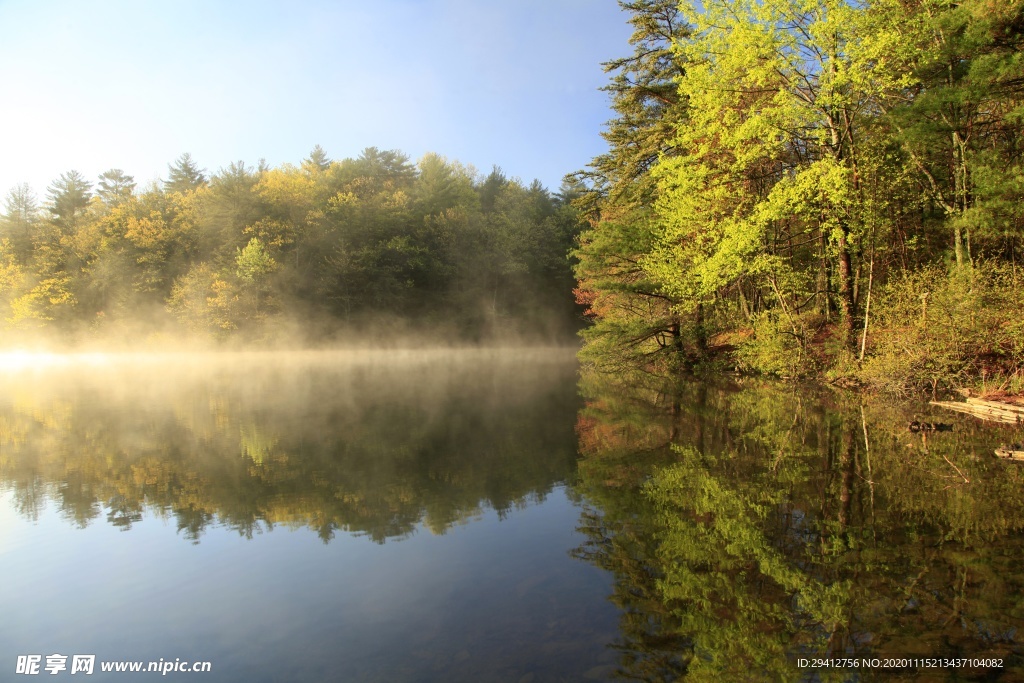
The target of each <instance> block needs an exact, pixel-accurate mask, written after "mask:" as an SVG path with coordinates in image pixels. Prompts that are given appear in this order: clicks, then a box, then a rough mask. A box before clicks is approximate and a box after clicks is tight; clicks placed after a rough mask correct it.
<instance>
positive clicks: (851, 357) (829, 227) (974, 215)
mask: <svg viewBox="0 0 1024 683" xmlns="http://www.w3.org/2000/svg"><path fill="white" fill-rule="evenodd" d="M620 4H621V5H622V6H623V8H624V9H625V10H627V11H629V12H630V13H631V15H632V17H633V19H632V21H633V24H634V26H636V28H637V31H636V33H635V34H634V37H633V40H632V43H633V45H634V47H635V54H634V55H633V56H632V57H631V58H627V59H623V60H617V61H613V62H610V63H609V64H608V68H609V70H610V71H611V72H612V73H613V79H612V83H611V85H610V86H609V87H608V90H609V91H610V92H611V93H612V97H613V106H614V108H615V111H616V113H617V118H615V119H613V120H612V121H611V122H610V123H609V125H608V129H607V132H606V134H605V136H606V138H607V139H608V141H609V143H610V145H611V149H610V151H609V152H608V153H607V154H605V155H602V156H600V157H597V158H596V159H595V160H594V161H593V163H592V166H591V170H590V171H588V172H583V173H580V174H577V175H576V176H574V179H576V180H580V181H583V182H584V183H585V192H584V194H583V197H582V198H581V199H580V200H578V202H577V204H578V206H580V208H581V209H582V210H584V211H586V212H587V215H588V217H589V218H590V227H589V229H587V230H585V231H584V233H583V234H582V236H581V238H580V244H579V248H578V250H577V256H578V258H579V265H578V266H577V271H576V272H577V276H578V279H579V288H578V290H577V297H578V299H579V300H580V301H581V303H586V304H589V306H590V314H591V316H592V317H593V319H594V322H595V325H594V327H593V328H592V329H591V330H590V331H588V333H587V336H588V342H589V343H588V350H587V352H586V353H585V357H587V358H590V359H591V360H592V361H594V362H597V363H608V362H609V361H612V360H619V361H621V360H623V359H627V360H628V359H633V360H637V359H639V360H642V361H643V362H647V363H649V362H652V361H653V360H657V359H658V358H659V357H660V358H662V359H663V361H662V362H664V360H665V359H667V360H670V361H671V362H673V363H678V362H679V360H680V359H686V360H690V361H700V360H702V359H706V358H707V357H708V353H707V352H708V350H709V348H710V349H711V350H717V349H722V348H737V350H738V355H737V357H736V358H737V364H739V365H740V366H742V367H746V368H747V369H752V370H757V371H767V372H774V373H778V374H787V375H792V374H799V373H800V372H807V371H808V370H810V371H816V370H825V369H829V368H831V371H832V372H833V373H836V374H837V375H844V374H849V373H850V372H858V371H859V370H857V369H856V365H857V362H858V361H860V363H861V364H862V365H863V364H867V365H871V364H872V363H874V368H875V371H876V372H874V375H873V376H876V377H878V376H881V375H885V374H887V372H889V370H893V367H889V368H888V370H885V369H879V365H880V364H881V365H886V364H888V365H889V366H894V365H900V364H901V363H902V365H900V367H899V372H900V373H904V374H907V373H910V374H911V375H913V373H915V372H917V373H922V374H924V370H926V368H925V367H924V366H922V367H910V366H909V365H907V364H906V363H905V362H903V361H901V360H899V359H897V358H895V357H893V355H892V348H891V347H892V345H891V344H890V345H887V340H888V339H891V338H893V335H895V336H897V337H903V338H905V337H906V335H907V333H908V331H907V329H906V326H907V323H908V320H907V319H906V318H904V319H903V320H901V321H899V322H896V321H894V320H892V319H891V316H890V318H889V322H888V326H887V327H886V326H884V325H883V326H881V327H877V328H871V320H870V315H871V314H872V312H873V311H872V309H871V307H872V306H874V309H875V311H876V312H881V313H882V314H883V316H882V318H883V319H884V318H885V316H884V314H885V312H886V311H887V310H891V309H892V307H893V306H904V304H903V302H902V300H900V301H897V300H896V298H898V297H903V298H904V299H905V298H907V297H912V298H914V299H915V300H917V301H918V305H919V306H921V305H923V306H924V307H925V313H923V314H922V316H921V317H920V323H919V324H920V326H921V327H923V328H926V329H931V327H932V326H933V325H934V324H936V323H938V322H939V321H940V320H947V319H948V320H952V321H953V324H952V327H951V328H949V330H946V331H945V332H940V333H938V335H939V336H940V337H942V340H943V341H942V342H941V343H940V345H941V344H945V345H946V346H951V347H956V348H957V349H958V353H959V354H960V355H959V356H958V358H957V359H955V362H952V363H951V364H950V366H949V369H950V370H952V371H955V372H957V373H967V374H970V373H971V372H979V371H980V370H982V369H983V368H982V363H981V362H980V361H979V360H978V359H979V358H981V357H985V358H987V359H988V361H987V362H988V363H989V366H994V367H995V368H997V370H998V371H999V372H1004V373H1008V374H1013V373H1014V372H1016V371H1018V370H1020V369H1021V368H1022V367H1024V365H1022V361H1024V358H1022V357H1021V355H1020V351H1019V348H1018V346H1019V345H1015V344H1013V343H1012V335H997V338H995V339H992V340H990V343H989V344H987V345H981V346H977V347H974V348H971V349H970V350H968V351H963V352H961V351H962V350H961V345H960V344H959V342H958V341H957V338H955V337H957V335H958V334H960V333H959V332H957V331H955V330H954V329H953V328H957V329H959V328H958V327H957V326H958V325H960V321H961V320H962V319H963V314H964V313H965V311H953V310H952V309H948V308H946V309H942V310H935V309H933V310H932V311H927V306H928V304H927V300H928V297H929V296H932V295H934V294H936V293H938V292H942V293H943V294H942V296H941V297H938V296H936V297H934V298H933V299H932V301H938V300H939V299H940V298H941V300H942V301H950V302H951V301H956V300H964V299H967V298H970V297H972V296H973V297H974V298H978V297H981V298H985V297H987V299H986V300H987V301H988V305H989V307H991V306H994V305H996V304H995V302H996V299H997V298H998V297H992V296H988V295H987V294H985V293H984V291H987V290H985V288H986V287H990V286H993V285H992V283H993V282H996V281H999V282H1001V283H1003V285H1006V284H1009V286H1010V287H1012V288H1014V289H1019V285H1020V282H1019V276H1018V269H1017V260H1018V259H1019V257H1020V252H1021V246H1022V236H1024V224H1022V217H1024V212H1022V211H1021V209H1020V205H1021V204H1020V199H1021V190H1022V188H1021V185H1020V177H1021V163H1022V156H1021V151H1022V144H1021V143H1022V135H1021V133H1022V129H1021V118H1020V114H1021V112H1022V111H1024V109H1022V108H1024V59H1022V58H1021V51H1020V47H1021V41H1022V40H1024V3H1022V2H1020V1H1013V2H1002V3H993V2H989V1H987V0H967V1H965V2H950V1H949V0H909V1H907V0H874V1H872V2H867V3H849V2H844V1H843V0H783V1H782V2H772V3H762V2H755V1H753V0H707V1H705V2H701V3H695V2H694V3H691V2H682V3H679V4H678V5H677V4H676V3H669V2H657V1H655V0H649V1H647V2H622V3H620ZM941 264H945V265H946V267H945V268H940V269H939V270H938V271H936V270H935V268H936V266H939V265H941ZM922 269H925V270H927V272H929V273H931V274H932V276H935V275H936V273H938V274H939V275H938V281H932V282H930V283H929V282H925V281H923V280H922V279H921V278H915V273H917V272H923V271H922ZM1007 278H1008V279H1007ZM907 282H912V283H916V288H910V289H908V288H907V287H906V286H904V285H903V284H901V283H907ZM872 290H875V291H874V296H875V297H876V301H875V302H874V303H873V304H872V303H871V302H870V297H871V295H872ZM880 295H881V296H880ZM921 297H923V298H924V299H923V300H924V303H923V304H922V299H921ZM1011 298H1012V297H1011ZM1001 305H1002V306H1003V307H1002V308H1001V309H999V312H998V313H997V314H996V316H995V318H996V319H995V320H994V321H993V322H994V324H995V326H996V329H997V330H1002V329H1009V328H1010V327H1012V328H1013V329H1016V327H1015V326H1014V325H1015V321H1016V319H1017V310H1018V309H1017V308H1016V306H1017V305H1018V304H1017V303H1016V302H1015V301H1011V300H1005V301H1003V302H1002V304H1001ZM904 307H905V306H904ZM1000 316H1001V317H1000ZM943 335H945V336H943ZM1004 336H1006V339H1004V338H1003V337H1004ZM887 354H888V355H887ZM883 356H885V358H883ZM989 369H992V368H991V367H989ZM889 374H891V373H889Z"/></svg>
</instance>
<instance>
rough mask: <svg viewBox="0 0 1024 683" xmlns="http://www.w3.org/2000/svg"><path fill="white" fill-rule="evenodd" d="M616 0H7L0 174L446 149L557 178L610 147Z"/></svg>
mask: <svg viewBox="0 0 1024 683" xmlns="http://www.w3.org/2000/svg"><path fill="white" fill-rule="evenodd" d="M626 20H627V15H626V14H625V13H623V12H621V11H620V10H619V8H618V5H617V3H616V2H615V1H614V0H421V1H415V0H376V1H375V2H368V1H366V0H360V1H359V2H355V1H352V0H335V1H333V2H326V1H306V2H303V1H301V0H300V1H298V2H289V3H287V4H286V3H284V2H260V1H255V2H241V1H236V2H226V1H225V2H209V1H198V2H193V1H190V0H173V1H170V0H167V1H164V2H146V1H140V0H121V1H118V0H111V1H102V2H101V1H98V0H92V1H82V0H74V1H72V0H66V1H65V0H0V31H2V35H3V39H2V40H0V87H2V89H3V91H4V93H5V96H4V98H3V105H0V112H2V116H0V193H3V194H6V192H7V190H8V189H9V188H11V187H12V186H13V185H14V184H16V183H19V182H28V183H30V184H31V185H32V187H33V189H34V190H35V192H36V193H37V195H38V196H39V198H40V200H42V199H43V197H44V196H45V190H46V186H47V185H49V183H50V182H52V181H53V180H54V179H55V178H56V177H57V176H58V175H59V174H60V173H62V172H64V171H67V170H70V169H75V170H78V171H80V172H81V173H83V174H84V175H85V176H87V177H88V178H90V179H92V180H95V178H96V176H97V175H98V174H100V173H101V172H103V171H105V170H107V169H109V168H115V167H116V168H121V169H123V170H125V171H126V172H127V173H129V174H131V175H134V176H135V178H136V180H137V181H139V183H140V185H141V184H145V183H146V182H148V181H151V180H155V179H157V178H159V177H161V176H166V172H167V164H168V163H169V162H170V161H172V160H174V159H175V158H176V157H178V156H179V155H180V154H181V153H182V152H190V153H191V154H192V156H193V158H194V159H195V160H196V161H197V162H198V163H199V164H200V165H201V166H203V167H205V168H207V169H208V170H209V171H211V172H215V171H216V170H218V169H219V168H221V167H224V166H226V165H227V164H229V163H230V162H232V161H235V160H242V161H245V162H246V163H249V164H252V165H255V163H256V162H257V161H258V160H259V159H260V158H261V157H263V158H265V159H266V160H267V162H268V163H269V164H270V165H272V166H276V165H278V164H281V163H296V164H297V163H298V162H299V161H301V160H302V158H304V157H305V156H306V155H307V154H308V152H309V151H310V150H311V149H312V147H313V146H314V145H316V144H320V145H321V146H323V148H324V149H325V151H326V152H327V154H328V155H329V156H330V157H331V158H335V159H340V158H344V157H346V156H355V155H357V154H358V153H359V151H360V150H361V149H363V148H364V147H368V146H371V145H372V146H376V147H379V148H382V149H400V150H402V151H404V152H405V153H406V154H408V155H409V156H410V157H412V158H413V159H414V160H415V159H417V158H418V157H420V156H422V155H423V154H424V153H426V152H437V153H440V154H443V155H445V156H447V157H448V158H451V159H457V160H459V161H461V162H463V163H465V164H472V165H474V166H475V167H476V168H477V169H478V170H480V171H482V172H487V171H489V170H490V168H491V165H492V164H498V165H500V166H502V168H503V169H504V170H505V172H506V174H507V175H509V176H517V177H520V178H522V179H523V180H524V181H526V182H529V181H530V180H532V179H533V178H539V179H540V180H541V181H542V182H543V183H544V184H545V185H547V186H548V187H550V188H551V189H557V188H558V185H559V183H560V181H561V177H562V175H564V174H565V173H567V172H570V171H573V170H576V169H577V168H581V167H582V166H584V165H586V163H587V162H588V161H589V160H590V159H591V158H592V157H593V156H594V155H595V154H598V153H600V152H601V151H603V150H604V149H605V144H604V141H603V140H602V138H601V137H600V132H601V130H602V128H603V125H604V122H605V121H607V120H608V119H609V118H610V116H611V112H610V110H609V108H608V103H609V100H608V97H607V95H606V94H605V93H603V92H600V91H599V90H598V88H600V87H601V86H602V85H604V84H605V83H606V82H607V75H606V74H604V73H603V71H602V70H601V66H600V63H601V62H603V61H606V60H609V59H612V58H615V57H619V56H623V55H625V54H628V52H629V51H630V48H629V45H628V43H627V40H628V38H629V34H630V26H629V25H628V24H627V21H626Z"/></svg>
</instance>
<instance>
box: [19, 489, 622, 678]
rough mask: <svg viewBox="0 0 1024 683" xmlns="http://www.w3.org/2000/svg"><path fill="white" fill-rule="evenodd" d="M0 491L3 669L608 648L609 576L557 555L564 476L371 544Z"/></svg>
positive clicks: (234, 665) (247, 668)
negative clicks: (31, 511)
mask: <svg viewBox="0 0 1024 683" xmlns="http://www.w3.org/2000/svg"><path fill="white" fill-rule="evenodd" d="M10 503H11V497H10V495H7V494H5V495H4V496H3V497H2V498H0V504H2V508H0V510H2V512H0V515H2V516H0V520H3V522H2V523H3V532H4V541H3V546H2V550H0V564H2V574H3V577H4V580H5V583H6V584H7V585H8V587H17V588H16V589H15V590H6V591H4V592H3V593H2V594H0V613H2V614H4V615H5V618H4V619H3V620H2V622H0V642H4V643H5V644H6V647H5V648H4V649H5V651H6V653H7V656H6V657H5V659H9V660H10V661H4V662H0V665H2V666H3V667H5V668H7V667H10V666H13V665H14V661H13V660H14V656H15V655H16V654H43V655H46V654H52V653H61V654H96V655H97V657H98V659H105V658H106V659H118V658H127V659H139V660H143V659H147V660H148V659H153V660H156V659H159V658H161V657H163V658H164V659H165V660H167V659H174V658H175V657H181V658H183V659H194V660H209V661H211V662H213V671H214V673H213V675H211V676H207V677H206V678H208V679H209V680H218V681H221V680H228V681H230V680H239V681H242V680H295V681H304V680H311V681H312V680H316V681H319V680H327V679H332V678H336V679H343V680H388V681H393V680H489V679H493V680H509V679H511V680H513V681H515V680H518V679H519V678H520V677H522V676H526V675H528V674H529V673H531V672H533V673H535V674H536V680H538V681H541V680H545V679H546V677H547V675H553V674H556V673H559V672H560V675H566V676H576V677H578V676H579V675H581V673H582V672H585V671H587V670H588V669H593V667H595V666H598V665H600V664H602V663H605V664H606V663H608V662H609V661H610V660H611V659H612V653H611V651H610V650H608V649H607V648H606V647H605V645H606V644H607V643H609V642H611V640H613V639H614V637H615V632H616V624H617V618H618V617H617V611H616V610H615V608H613V607H612V606H611V605H610V604H609V603H608V602H607V601H606V600H605V596H607V595H608V593H609V591H610V580H609V578H608V577H607V575H606V574H605V573H604V572H602V571H600V570H598V569H595V568H593V567H590V566H588V565H586V564H583V563H580V562H577V561H575V560H573V559H571V558H570V557H569V554H568V553H569V551H570V550H571V549H572V548H573V547H575V546H576V545H578V544H579V542H580V538H579V536H578V534H577V533H576V532H575V531H573V529H574V526H575V524H576V522H577V519H578V514H579V510H578V508H577V507H576V506H575V505H574V504H573V503H572V502H571V501H569V500H568V499H567V497H566V496H565V492H564V490H563V489H562V488H556V489H555V490H554V491H553V492H552V493H551V494H550V495H549V496H548V497H547V499H546V500H545V501H544V502H542V503H539V504H535V505H531V506H528V507H526V508H523V509H517V510H513V511H512V512H510V513H509V514H508V515H507V517H506V518H505V519H504V520H499V518H498V515H497V514H496V513H494V512H493V511H489V510H488V511H486V512H484V513H483V514H482V515H481V518H480V519H476V520H473V521H470V522H469V523H467V524H463V525H459V526H455V527H453V528H450V529H449V530H448V531H447V532H446V533H444V534H443V535H440V536H438V535H435V534H433V533H431V532H430V531H428V530H426V529H424V528H422V527H420V528H419V529H417V531H416V533H414V534H413V535H412V536H411V537H409V538H407V539H404V540H402V541H397V542H396V541H389V542H387V543H385V544H383V545H381V544H376V543H373V542H371V541H370V540H369V539H367V538H362V537H357V536H352V535H349V534H344V533H339V534H338V535H337V536H336V538H335V539H334V540H333V541H332V542H331V543H330V544H327V545H325V544H324V543H322V542H321V540H320V539H319V538H318V537H317V536H316V534H315V533H314V532H313V531H310V530H308V529H300V530H294V531H293V530H288V529H284V528H277V529H275V530H273V531H270V532H266V533H263V534H260V535H258V536H256V537H254V538H253V539H252V540H251V541H247V540H245V539H244V538H242V537H240V536H239V535H238V534H237V533H236V532H234V531H230V530H226V529H223V528H211V529H208V530H207V532H206V533H205V535H204V536H203V537H202V540H201V542H200V543H199V544H198V545H194V544H191V543H189V542H187V541H186V540H185V539H183V538H181V537H180V536H179V535H178V534H177V532H176V531H175V527H174V524H173V522H172V521H165V520H161V519H157V518H153V517H152V516H147V517H146V518H145V519H144V520H143V521H142V522H139V523H136V524H135V525H133V527H132V529H131V530H130V531H128V532H122V531H119V530H118V529H116V528H115V527H113V526H111V525H108V524H103V523H95V524H92V525H90V526H89V527H87V528H86V529H84V530H83V529H77V528H75V527H74V526H73V525H70V524H68V523H67V522H66V521H65V520H63V519H61V517H60V515H59V514H58V513H57V512H55V511H54V510H53V506H52V505H50V506H48V507H47V508H46V509H45V510H44V511H43V512H42V513H41V514H40V517H39V520H38V521H37V522H35V523H33V522H30V521H28V520H26V519H25V518H24V517H21V516H20V515H17V514H16V513H14V512H12V511H11V510H10ZM581 667H582V668H581ZM110 676H111V679H113V678H114V677H116V674H111V675H110ZM121 676H122V677H123V676H124V674H121ZM182 676H184V675H183V674H182ZM173 678H174V676H173V675H171V679H173ZM96 679H99V680H102V676H100V675H99V672H97V675H96V676H94V680H96Z"/></svg>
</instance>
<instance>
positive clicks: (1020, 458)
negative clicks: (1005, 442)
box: [996, 443, 1024, 462]
mask: <svg viewBox="0 0 1024 683" xmlns="http://www.w3.org/2000/svg"><path fill="white" fill-rule="evenodd" d="M996 455H998V456H999V457H1000V458H1005V459H1007V460H1014V461H1017V462H1024V446H1022V445H1021V444H1019V443H1018V444H1014V445H1012V446H1010V447H1006V446H1001V447H999V448H997V449H996Z"/></svg>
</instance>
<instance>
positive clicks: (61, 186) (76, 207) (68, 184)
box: [46, 171, 92, 229]
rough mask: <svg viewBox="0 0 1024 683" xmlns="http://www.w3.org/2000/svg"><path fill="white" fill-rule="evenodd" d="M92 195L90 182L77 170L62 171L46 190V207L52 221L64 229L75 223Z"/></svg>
mask: <svg viewBox="0 0 1024 683" xmlns="http://www.w3.org/2000/svg"><path fill="white" fill-rule="evenodd" d="M91 197H92V183H90V182H89V181H87V180H86V179H85V177H84V176H82V174H81V173H79V172H78V171H68V172H67V173H62V174H61V176H60V178H58V179H57V180H55V181H53V183H51V184H50V187H49V188H47V190H46V198H47V200H48V202H47V207H46V208H47V209H48V210H49V212H50V214H51V215H52V217H53V221H54V223H56V224H57V225H59V226H61V227H62V228H64V229H71V228H73V227H75V225H76V224H77V221H78V218H79V216H80V215H81V214H82V213H83V212H84V211H85V209H86V207H87V206H89V199H90V198H91Z"/></svg>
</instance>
